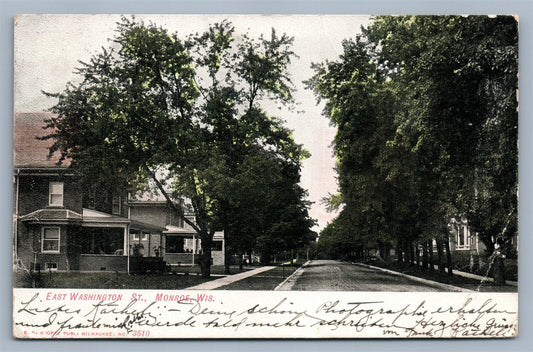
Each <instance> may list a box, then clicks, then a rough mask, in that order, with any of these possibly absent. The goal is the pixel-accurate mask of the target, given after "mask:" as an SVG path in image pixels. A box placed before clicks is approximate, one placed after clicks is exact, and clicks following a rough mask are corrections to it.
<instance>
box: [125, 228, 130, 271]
mask: <svg viewBox="0 0 533 352" xmlns="http://www.w3.org/2000/svg"><path fill="white" fill-rule="evenodd" d="M129 227H130V225H126V226H125V227H124V253H126V256H127V257H126V258H127V259H126V265H127V268H126V271H127V273H128V274H129V273H130V235H129V234H130V231H129Z"/></svg>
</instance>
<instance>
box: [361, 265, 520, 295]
mask: <svg viewBox="0 0 533 352" xmlns="http://www.w3.org/2000/svg"><path fill="white" fill-rule="evenodd" d="M368 264H371V265H374V266H378V267H381V268H386V269H389V270H393V271H397V272H400V273H403V274H407V275H412V276H416V277H420V278H423V279H427V280H432V281H437V282H441V283H444V284H449V285H453V286H457V287H462V288H466V289H468V290H473V291H479V292H517V291H518V287H516V286H510V285H506V286H494V285H493V284H492V282H490V281H485V282H483V283H482V282H480V281H479V280H476V279H471V278H466V277H463V276H459V275H452V276H448V275H445V276H441V275H440V274H439V272H438V271H437V270H433V271H431V272H427V271H424V270H422V267H420V266H417V265H409V264H405V263H398V262H378V261H373V262H372V263H368Z"/></svg>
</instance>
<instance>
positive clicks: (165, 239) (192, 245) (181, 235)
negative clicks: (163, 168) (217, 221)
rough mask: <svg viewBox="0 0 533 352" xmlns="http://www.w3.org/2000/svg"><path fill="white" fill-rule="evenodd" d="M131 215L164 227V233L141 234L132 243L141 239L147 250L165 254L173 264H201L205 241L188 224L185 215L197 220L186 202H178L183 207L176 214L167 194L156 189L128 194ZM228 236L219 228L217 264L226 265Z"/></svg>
mask: <svg viewBox="0 0 533 352" xmlns="http://www.w3.org/2000/svg"><path fill="white" fill-rule="evenodd" d="M127 203H128V209H129V217H130V218H131V219H132V220H138V221H141V222H143V223H148V224H153V225H155V226H159V227H164V228H165V230H164V231H163V232H162V234H161V236H159V237H157V236H152V237H150V236H142V237H141V236H138V235H134V236H137V237H134V238H132V243H138V244H140V245H141V247H142V249H143V250H144V251H146V252H147V253H155V252H156V251H157V255H160V256H162V257H163V260H164V261H165V262H166V263H167V264H169V265H176V266H181V265H187V266H191V265H197V264H198V263H199V256H200V253H201V252H202V245H201V242H200V240H199V238H198V234H197V233H196V231H195V230H194V229H193V228H192V226H190V225H189V224H187V222H186V221H185V219H184V218H187V220H189V221H190V222H193V223H194V222H195V220H194V214H193V213H192V212H190V211H187V210H186V209H187V207H186V206H185V205H184V204H183V202H179V203H175V205H177V206H178V207H179V208H180V209H181V210H182V213H181V214H176V213H175V211H173V210H172V209H170V207H169V206H168V204H167V202H166V201H165V200H164V198H163V196H162V195H161V194H160V193H159V192H157V191H152V192H150V193H149V194H143V195H137V196H133V197H131V196H130V198H128V202H127ZM224 257H225V240H224V232H223V231H217V232H215V234H214V236H213V244H212V247H211V258H212V264H213V265H224Z"/></svg>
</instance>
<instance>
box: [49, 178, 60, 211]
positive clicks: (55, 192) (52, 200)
mask: <svg viewBox="0 0 533 352" xmlns="http://www.w3.org/2000/svg"><path fill="white" fill-rule="evenodd" d="M48 203H49V205H51V206H54V207H62V206H63V182H50V188H49V197H48Z"/></svg>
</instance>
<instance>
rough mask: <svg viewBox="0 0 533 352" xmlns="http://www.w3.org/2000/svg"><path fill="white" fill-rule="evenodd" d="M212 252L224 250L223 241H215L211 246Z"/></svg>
mask: <svg viewBox="0 0 533 352" xmlns="http://www.w3.org/2000/svg"><path fill="white" fill-rule="evenodd" d="M211 250H212V251H221V250H222V241H213V245H212V246H211Z"/></svg>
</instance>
